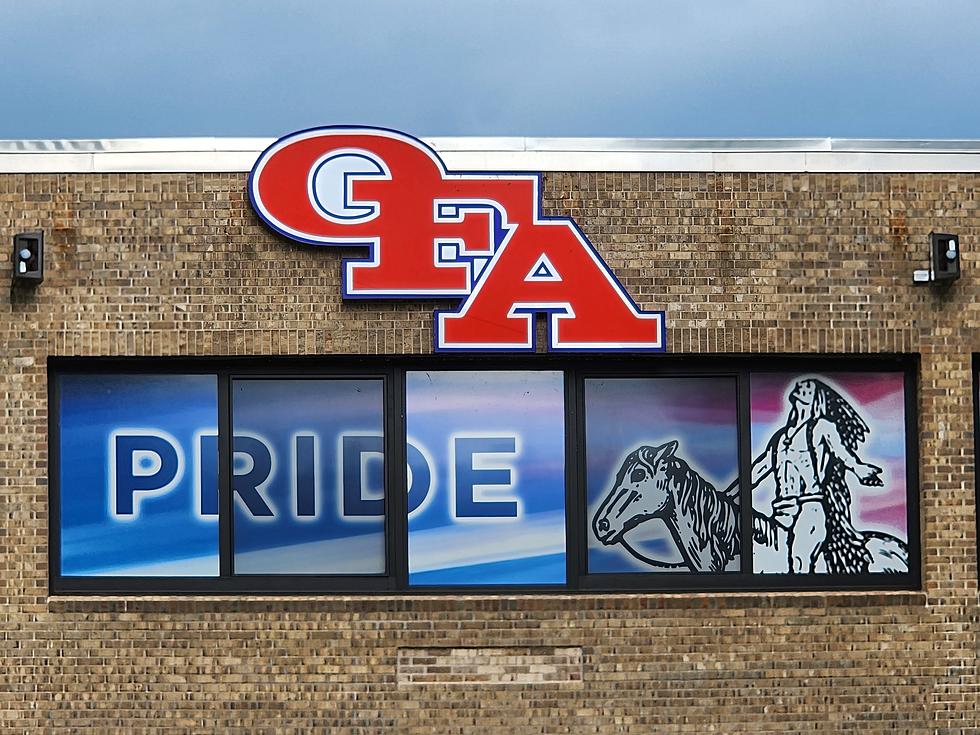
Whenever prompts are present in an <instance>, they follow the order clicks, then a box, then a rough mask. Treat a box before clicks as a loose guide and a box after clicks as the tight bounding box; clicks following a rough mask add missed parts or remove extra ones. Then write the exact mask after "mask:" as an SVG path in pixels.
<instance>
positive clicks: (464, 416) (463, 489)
mask: <svg viewBox="0 0 980 735" xmlns="http://www.w3.org/2000/svg"><path fill="white" fill-rule="evenodd" d="M406 405H407V430H408V436H407V439H408V461H409V462H408V463H409V479H410V486H409V502H408V507H409V515H408V554H409V556H408V560H409V583H410V584H412V585H447V586H452V585H506V584H564V582H565V576H566V575H565V571H566V568H565V563H566V562H565V424H564V421H565V418H564V416H565V414H564V380H563V376H562V373H561V372H557V371H520V372H516V371H479V372H476V371H460V372H455V371H453V372H450V371H445V372H421V371H419V372H408V373H407V376H406Z"/></svg>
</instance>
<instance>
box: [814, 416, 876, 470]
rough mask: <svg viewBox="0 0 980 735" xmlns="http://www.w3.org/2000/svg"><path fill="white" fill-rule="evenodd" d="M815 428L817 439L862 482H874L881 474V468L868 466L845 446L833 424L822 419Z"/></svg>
mask: <svg viewBox="0 0 980 735" xmlns="http://www.w3.org/2000/svg"><path fill="white" fill-rule="evenodd" d="M814 428H815V431H814V434H815V439H817V440H818V441H821V442H823V443H824V444H825V445H826V446H827V447H828V448H829V449H830V451H831V452H833V454H834V456H835V457H837V458H838V459H839V460H840V461H841V462H843V463H844V466H845V467H846V468H847V469H849V470H850V471H851V472H853V473H854V474H855V475H857V476H858V478H859V479H860V480H862V482H863V481H865V480H872V479H873V478H876V477H877V476H878V475H879V474H880V473H881V468H880V467H878V466H876V465H873V464H866V463H865V462H863V461H862V460H861V458H860V457H858V456H857V454H855V453H854V452H852V451H851V450H850V449H849V448H848V447H847V446H846V445H845V444H844V442H843V441H842V440H841V438H840V432H838V431H837V427H836V426H835V425H834V424H833V422H831V421H828V420H826V419H821V420H820V421H818V422H817V425H816V426H815V427H814Z"/></svg>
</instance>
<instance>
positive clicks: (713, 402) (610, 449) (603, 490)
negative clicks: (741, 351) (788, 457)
mask: <svg viewBox="0 0 980 735" xmlns="http://www.w3.org/2000/svg"><path fill="white" fill-rule="evenodd" d="M737 416H738V409H737V402H736V391H735V380H734V378H699V377H694V378H666V377H665V378H602V379H599V378H596V379H592V378H590V379H587V380H586V381H585V441H586V463H587V482H588V503H589V505H588V515H587V517H588V519H589V528H588V530H587V535H588V569H589V573H590V574H603V573H605V574H609V573H622V572H671V571H673V572H691V571H715V572H718V571H737V570H738V569H739V565H740V557H741V552H740V550H739V549H738V548H737V547H738V543H739V534H738V504H737V483H736V481H737V479H738V422H737ZM661 470H665V472H666V474H665V472H662V471H661ZM733 483H735V484H733Z"/></svg>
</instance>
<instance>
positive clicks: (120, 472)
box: [109, 429, 183, 520]
mask: <svg viewBox="0 0 980 735" xmlns="http://www.w3.org/2000/svg"><path fill="white" fill-rule="evenodd" d="M182 474H183V456H182V452H181V449H180V445H179V444H178V442H177V440H176V439H174V438H173V437H172V436H170V435H169V434H164V433H163V432H158V431H151V430H147V429H135V430H122V431H114V432H113V433H112V435H111V436H110V437H109V508H110V513H111V515H113V516H114V517H115V518H117V519H120V520H133V519H135V518H136V517H138V516H139V506H140V501H141V500H142V499H144V498H147V497H154V496H160V495H165V494H166V493H168V492H170V491H171V490H172V489H173V488H174V487H175V486H176V485H177V483H178V482H180V476H181V475H182Z"/></svg>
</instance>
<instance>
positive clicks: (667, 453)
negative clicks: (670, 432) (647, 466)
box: [651, 440, 677, 464]
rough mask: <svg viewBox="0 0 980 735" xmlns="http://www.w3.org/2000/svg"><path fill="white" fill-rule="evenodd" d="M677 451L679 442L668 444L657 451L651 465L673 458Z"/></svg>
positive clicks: (674, 441) (673, 441)
mask: <svg viewBox="0 0 980 735" xmlns="http://www.w3.org/2000/svg"><path fill="white" fill-rule="evenodd" d="M676 451H677V441H676V440H672V441H669V442H667V443H666V444H664V445H663V446H662V447H660V448H659V449H658V450H657V456H656V457H654V458H653V462H652V463H651V464H656V463H657V462H660V461H661V460H664V459H670V458H671V457H673V456H674V452H676Z"/></svg>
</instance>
